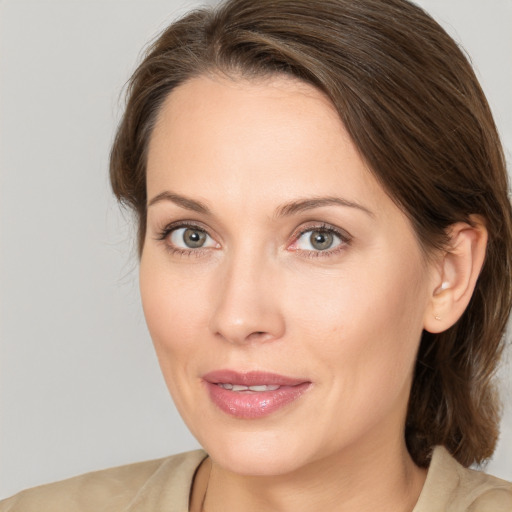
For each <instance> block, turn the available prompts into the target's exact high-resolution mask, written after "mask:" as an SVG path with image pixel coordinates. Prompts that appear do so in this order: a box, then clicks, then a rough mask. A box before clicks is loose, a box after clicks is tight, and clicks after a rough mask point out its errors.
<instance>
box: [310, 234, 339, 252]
mask: <svg viewBox="0 0 512 512" xmlns="http://www.w3.org/2000/svg"><path fill="white" fill-rule="evenodd" d="M310 242H311V245H312V246H313V247H314V248H315V249H318V250H319V251H325V250H326V249H329V247H331V245H332V243H333V236H332V234H331V233H328V232H326V231H313V233H311V236H310Z"/></svg>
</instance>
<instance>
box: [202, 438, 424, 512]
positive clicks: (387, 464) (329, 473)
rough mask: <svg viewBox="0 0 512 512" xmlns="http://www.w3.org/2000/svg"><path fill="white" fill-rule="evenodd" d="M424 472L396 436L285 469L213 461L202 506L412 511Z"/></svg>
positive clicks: (258, 510) (229, 511)
mask: <svg viewBox="0 0 512 512" xmlns="http://www.w3.org/2000/svg"><path fill="white" fill-rule="evenodd" d="M198 476H199V475H198ZM425 477H426V471H425V470H422V469H420V468H418V467H417V466H416V465H415V464H414V462H413V461H412V459H411V458H410V456H409V454H408V452H407V449H406V447H405V443H404V442H397V443H396V444H395V445H394V446H393V445H392V444H391V443H388V444H387V445H385V446H380V447H373V449H372V450H369V451H367V452H366V453H358V454H357V457H355V454H349V453H338V454H334V455H331V456H330V457H328V458H324V459H321V460H318V461H315V462H312V463H310V464H309V465H307V466H305V467H302V468H300V469H298V470H296V471H294V472H292V473H288V474H284V475H272V476H257V477H254V476H246V475H238V474H235V473H231V472H229V471H226V470H225V469H223V468H221V467H219V466H218V465H216V464H215V463H214V462H212V463H211V466H207V465H205V468H204V470H203V476H202V479H203V482H205V481H206V480H207V483H206V482H205V484H206V485H204V484H203V488H204V494H203V496H204V500H201V501H202V502H203V503H202V505H203V510H204V512H220V511H221V510H222V511H223V512H234V511H238V510H244V512H262V511H272V512H291V511H293V512H302V511H304V512H305V511H308V512H309V511H311V510H322V511H323V512H331V511H332V512H334V511H336V512H340V511H343V512H355V511H357V512H365V511H372V512H373V511H374V510H376V509H377V508H378V510H379V511H380V512H387V511H389V512H391V511H393V512H411V511H412V510H413V508H414V505H415V503H416V501H417V499H418V496H419V494H420V492H421V489H422V487H423V484H424V481H425ZM192 510H193V509H192Z"/></svg>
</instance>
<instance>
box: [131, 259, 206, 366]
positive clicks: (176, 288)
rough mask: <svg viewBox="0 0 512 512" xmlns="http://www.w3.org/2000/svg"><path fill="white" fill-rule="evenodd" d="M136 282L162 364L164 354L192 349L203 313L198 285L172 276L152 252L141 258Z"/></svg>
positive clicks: (185, 277)
mask: <svg viewBox="0 0 512 512" xmlns="http://www.w3.org/2000/svg"><path fill="white" fill-rule="evenodd" d="M139 282H140V291H141V298H142V306H143V309H144V316H145V318H146V323H147V325H148V329H149V332H150V334H151V338H152V339H153V343H154V345H155V349H156V351H157V355H158V357H159V359H160V362H161V364H162V356H163V355H164V353H173V355H174V354H179V353H181V352H183V351H186V350H190V349H192V347H193V340H194V339H196V338H197V335H196V333H197V329H198V325H199V323H201V322H202V317H203V316H204V315H203V314H201V309H202V303H203V302H202V301H201V300H200V299H201V297H204V290H203V291H202V290H201V284H200V283H198V282H197V280H195V279H194V278H192V277H187V276H180V275H174V274H173V273H172V272H170V271H169V268H166V267H165V265H164V266H162V264H161V262H159V261H158V259H157V258H152V257H151V255H143V257H142V259H141V264H140V276H139Z"/></svg>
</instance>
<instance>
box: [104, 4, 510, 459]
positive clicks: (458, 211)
mask: <svg viewBox="0 0 512 512" xmlns="http://www.w3.org/2000/svg"><path fill="white" fill-rule="evenodd" d="M207 72H220V73H225V74H227V75H231V76H240V75H242V76H244V77H247V78H250V77H251V76H262V75H263V76H266V75H271V74H274V73H286V74H289V75H292V76H294V77H298V78H299V79H301V80H304V81H306V82H309V83H311V84H313V85H314V86H316V87H317V88H319V89H320V90H322V91H323V92H324V93H325V94H326V95H327V96H328V97H329V98H330V99H331V101H332V103H333V104H334V105H335V107H336V109H337V111H338V113H339V116H340V118H341V120H342V122H343V123H344V125H345V127H346V128H347V130H348V132H349V133H350V135H351V137H352V139H353V141H354V143H355V144H356V146H357V147H358V149H359V151H360V153H361V155H362V157H363V158H364V159H365V160H366V162H367V163H368V165H369V167H370V169H371V170H372V172H373V173H374V175H375V176H376V177H377V179H378V180H379V181H380V183H381V184H382V186H383V187H384V188H385V189H386V190H387V191H388V193H389V195H390V196H391V197H392V198H393V200H394V201H395V202H396V203H397V204H398V205H399V206H400V207H401V208H402V210H403V211H404V212H405V214H406V215H407V216H408V217H409V219H410V220H411V222H412V224H413V226H414V228H415V231H416V233H417V236H418V239H419V240H420V243H421V245H422V247H423V248H424V249H425V251H426V252H427V253H428V251H429V250H431V249H433V248H442V247H443V244H444V243H445V242H446V239H445V238H446V236H445V234H446V229H447V227H448V226H450V225H451V224H453V223H456V222H459V221H465V222H469V221H470V219H469V216H470V215H471V214H478V215H481V216H482V217H483V218H484V219H485V223H486V226H487V229H488V232H489V241H488V247H487V255H486V261H485V264H484V267H483V269H482V272H481V274H480V277H479V280H478V282H477V285H476V289H475V292H474V295H473V297H472V299H471V302H470V304H469V306H468V308H467V310H466V311H465V313H464V315H463V316H462V318H461V319H460V320H459V321H458V322H457V323H456V324H455V325H454V326H453V327H452V328H450V329H448V330H447V331H445V332H443V333H440V334H431V333H427V332H425V333H424V334H423V337H422V340H421V344H420V349H419V353H418V359H417V364H416V369H415V376H414V381H413V385H412V390H411V396H410V402H409V409H408V415H407V422H406V426H405V436H406V441H407V445H408V449H409V451H410V453H411V455H412V457H413V459H414V460H415V462H416V463H417V464H419V465H420V466H426V465H428V462H429V457H430V453H431V450H432V447H433V446H434V445H437V444H440V445H444V446H445V447H446V448H448V450H449V451H450V452H451V453H452V454H453V455H454V456H455V457H456V458H457V459H458V460H459V461H460V462H461V463H462V464H464V465H466V466H468V465H470V464H472V463H473V462H482V461H483V460H484V459H486V458H488V457H489V456H490V455H491V454H492V453H493V451H494V447H495V444H496V440H497V437H498V425H499V404H498V401H497V396H496V394H495V391H494V388H493V385H492V377H493V374H494V372H495V369H496V366H497V364H498V361H499V358H500V354H501V351H502V348H503V332H504V329H505V324H506V321H507V318H508V315H509V312H510V308H511V302H512V291H511V289H512V287H511V261H512V212H511V205H510V202H509V199H508V196H507V191H508V183H507V175H506V169H505V163H504V156H503V152H502V148H501V145H500V142H499V137H498V135H497V131H496V127H495V125H494V122H493V119H492V115H491V112H490V110H489V107H488V105H487V102H486V100H485V97H484V94H483V92H482V90H481V88H480V86H479V84H478V81H477V79H476V77H475V75H474V73H473V70H472V68H471V66H470V65H469V63H468V61H467V59H466V58H465V56H464V54H463V53H462V52H461V50H460V49H459V48H458V46H457V45H456V43H455V42H454V41H453V40H452V39H451V38H450V37H449V36H448V35H447V34H446V33H445V31H444V30H443V29H442V28H441V27H440V26H439V25H438V24H437V23H436V22H435V21H434V20H433V19H432V18H431V17H430V16H429V15H428V14H426V13H425V12H424V11H423V10H422V9H420V8H419V7H417V6H415V5H413V4H411V3H409V2H408V1H406V0H358V1H354V0H317V1H315V2H314V3H312V2H311V1H310V0H258V1H254V0H228V1H227V2H225V3H223V4H221V5H220V6H219V7H217V8H214V9H209V8H208V9H201V10H197V11H194V12H191V13H189V14H188V15H186V16H185V17H183V18H182V19H180V20H178V21H176V22H175V23H173V24H172V25H171V26H169V27H168V28H167V29H166V30H165V31H164V32H163V33H162V34H161V35H160V36H159V37H158V39H157V40H156V41H155V42H154V43H153V44H152V46H151V47H150V48H149V49H148V51H147V53H146V56H145V58H144V60H143V61H142V63H141V64H140V66H139V67H138V69H137V70H136V71H135V73H134V75H133V76H132V79H131V81H130V84H129V88H128V95H127V98H128V99H127V106H126V111H125V114H124V117H123V119H122V121H121V123H120V126H119V129H118V132H117V136H116V139H115V142H114V145H113V148H112V153H111V163H110V173H111V174H110V175H111V181H112V186H113V189H114V193H115V194H116V196H117V198H118V199H119V200H120V201H121V202H123V203H125V204H127V205H129V206H130V207H132V208H133V209H134V211H135V213H136V215H137V217H138V221H139V251H142V248H143V243H144V236H145V229H146V200H147V198H146V184H145V166H146V152H147V148H148V141H149V138H150V136H151V132H152V128H153V126H154V124H155V120H156V117H157V115H158V112H159V109H160V106H161V105H162V103H163V101H164V100H165V98H166V97H167V95H168V94H169V93H170V92H171V91H172V90H173V88H174V87H176V86H178V85H179V84H182V83H183V82H185V81H186V80H188V79H190V78H192V77H194V76H197V75H199V74H204V73H207Z"/></svg>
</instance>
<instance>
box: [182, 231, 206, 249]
mask: <svg viewBox="0 0 512 512" xmlns="http://www.w3.org/2000/svg"><path fill="white" fill-rule="evenodd" d="M205 240H206V233H204V232H202V231H197V230H195V229H186V230H185V232H184V233H183V241H184V242H185V245H187V246H188V247H190V248H191V249H196V248H198V247H201V246H202V245H203V244H204V242H205Z"/></svg>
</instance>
